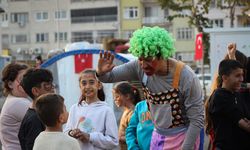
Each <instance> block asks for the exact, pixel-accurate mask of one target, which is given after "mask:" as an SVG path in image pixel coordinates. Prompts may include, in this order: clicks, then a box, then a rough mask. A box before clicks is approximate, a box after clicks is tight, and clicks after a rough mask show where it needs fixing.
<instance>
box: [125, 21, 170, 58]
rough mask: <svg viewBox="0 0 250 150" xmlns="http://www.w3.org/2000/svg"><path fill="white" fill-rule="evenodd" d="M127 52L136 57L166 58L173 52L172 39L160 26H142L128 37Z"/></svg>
mask: <svg viewBox="0 0 250 150" xmlns="http://www.w3.org/2000/svg"><path fill="white" fill-rule="evenodd" d="M129 52H130V53H132V54H133V55H134V56H136V57H141V56H143V57H162V58H164V59H168V58H169V57H171V56H172V55H173V54H174V52H175V48H174V39H173V38H172V36H171V34H170V33H169V32H168V31H167V30H165V29H163V28H160V27H157V26H155V27H143V28H141V29H138V30H136V31H135V32H134V33H133V36H132V38H131V39H130V48H129Z"/></svg>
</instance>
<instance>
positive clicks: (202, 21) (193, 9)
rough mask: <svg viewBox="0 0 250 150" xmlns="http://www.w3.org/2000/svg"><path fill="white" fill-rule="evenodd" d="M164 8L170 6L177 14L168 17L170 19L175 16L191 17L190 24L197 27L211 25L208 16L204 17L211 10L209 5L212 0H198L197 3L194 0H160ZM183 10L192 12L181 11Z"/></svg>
mask: <svg viewBox="0 0 250 150" xmlns="http://www.w3.org/2000/svg"><path fill="white" fill-rule="evenodd" d="M158 1H159V2H160V5H161V6H162V8H168V9H170V10H172V11H174V12H176V13H175V14H173V15H171V16H169V17H168V19H169V20H170V21H172V20H173V19H174V18H184V17H187V18H189V21H188V23H189V25H190V26H195V27H196V28H204V27H208V26H209V22H208V21H209V20H208V18H206V17H204V15H205V14H207V13H208V11H209V5H210V1H211V0H206V1H204V0H198V1H197V2H196V3H195V2H194V0H158ZM183 10H185V11H188V12H190V13H186V14H184V13H181V12H182V11H183Z"/></svg>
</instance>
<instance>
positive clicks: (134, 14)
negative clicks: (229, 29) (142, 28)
mask: <svg viewBox="0 0 250 150" xmlns="http://www.w3.org/2000/svg"><path fill="white" fill-rule="evenodd" d="M124 18H125V19H135V18H138V7H127V8H125V9H124Z"/></svg>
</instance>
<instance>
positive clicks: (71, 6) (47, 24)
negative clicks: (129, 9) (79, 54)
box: [0, 0, 119, 60]
mask: <svg viewBox="0 0 250 150" xmlns="http://www.w3.org/2000/svg"><path fill="white" fill-rule="evenodd" d="M117 4H118V1H116V0H1V1H0V6H1V7H2V8H3V9H4V10H5V13H3V14H1V15H2V18H1V30H0V33H1V38H2V43H1V46H2V49H3V52H5V53H6V52H7V53H10V54H11V55H12V56H14V57H15V58H16V59H18V60H25V59H33V58H34V57H35V56H36V55H43V56H44V57H45V56H46V55H47V53H48V51H49V50H52V49H63V48H64V47H65V46H66V44H68V43H71V42H79V41H88V42H90V43H101V42H102V39H103V38H104V37H117V31H118V28H119V27H118V19H117V18H118V17H117V12H118V11H117Z"/></svg>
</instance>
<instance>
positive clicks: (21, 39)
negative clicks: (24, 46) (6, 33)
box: [11, 34, 28, 44]
mask: <svg viewBox="0 0 250 150" xmlns="http://www.w3.org/2000/svg"><path fill="white" fill-rule="evenodd" d="M27 42H28V39H27V35H26V34H17V35H11V43H13V44H15V43H27Z"/></svg>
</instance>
